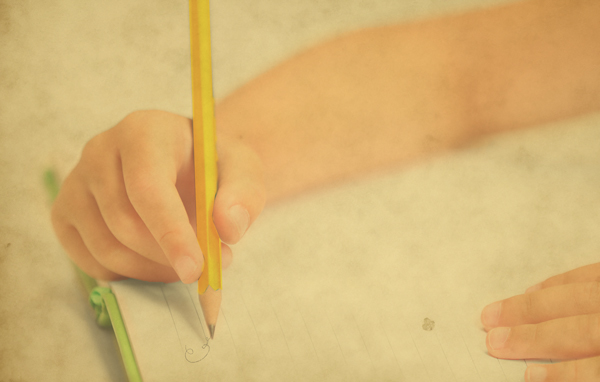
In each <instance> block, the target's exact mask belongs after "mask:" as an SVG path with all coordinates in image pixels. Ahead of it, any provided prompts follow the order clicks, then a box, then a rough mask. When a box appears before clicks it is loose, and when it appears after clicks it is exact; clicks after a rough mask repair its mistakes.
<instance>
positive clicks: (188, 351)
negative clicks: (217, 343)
mask: <svg viewBox="0 0 600 382" xmlns="http://www.w3.org/2000/svg"><path fill="white" fill-rule="evenodd" d="M206 348H208V350H207V351H206V353H205V354H204V356H203V357H201V358H198V359H196V360H194V358H196V357H198V356H197V355H194V349H192V348H190V347H188V346H187V345H185V360H186V361H188V362H189V363H196V362H200V361H202V360H203V359H204V358H206V356H207V355H208V353H210V346H209V345H208V341H206V343H205V344H204V345H202V349H206Z"/></svg>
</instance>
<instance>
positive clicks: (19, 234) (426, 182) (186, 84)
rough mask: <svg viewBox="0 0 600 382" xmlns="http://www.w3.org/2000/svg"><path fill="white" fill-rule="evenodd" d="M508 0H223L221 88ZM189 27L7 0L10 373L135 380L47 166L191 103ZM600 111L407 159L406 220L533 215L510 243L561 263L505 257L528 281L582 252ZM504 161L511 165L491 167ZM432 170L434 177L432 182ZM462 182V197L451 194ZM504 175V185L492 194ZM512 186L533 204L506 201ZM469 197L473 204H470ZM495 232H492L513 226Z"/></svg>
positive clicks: (3, 154)
mask: <svg viewBox="0 0 600 382" xmlns="http://www.w3.org/2000/svg"><path fill="white" fill-rule="evenodd" d="M499 2H500V1H497V0H494V1H492V0H451V1H448V0H410V1H408V0H406V1H394V0H381V1H366V0H318V1H317V0H313V1H302V2H300V1H296V2H291V1H286V2H282V1H276V0H256V1H252V2H240V1H235V0H223V1H214V2H213V45H214V57H213V59H214V75H215V94H216V96H217V98H222V97H223V96H224V95H226V94H227V93H229V92H231V91H233V90H235V88H236V87H238V86H240V85H241V84H242V83H244V82H245V81H247V80H249V79H250V78H252V77H254V76H256V75H257V74H258V73H260V72H262V71H264V70H266V69H268V68H269V67H271V66H273V65H275V64H276V63H277V62H280V61H281V60H283V59H285V58H286V57H289V56H290V55H292V54H294V53H295V52H297V51H299V50H301V49H302V48H303V47H306V46H310V45H311V44H314V43H316V42H318V41H321V40H323V39H325V38H328V37H331V36H333V35H336V34H338V33H342V32H344V31H346V30H351V29H355V28H359V27H365V26H369V25H378V24H381V23H390V22H400V21H404V20H412V19H415V18H422V17H426V16H429V15H439V14H444V13H447V12H455V11H460V10H463V9H470V8H473V7H478V6H487V5H490V4H494V3H499ZM187 28H188V15H187V2H186V1H181V0H170V1H166V0H161V1H158V0H144V1H142V0H132V1H127V2H123V1H115V0H109V1H103V2H92V1H80V0H44V1H32V0H29V1H21V0H19V1H17V0H0V180H1V185H2V186H1V187H0V296H1V297H0V381H2V382H4V381H78V380H86V381H108V380H115V381H118V380H124V376H123V373H122V370H121V367H120V364H119V358H118V356H117V354H116V352H115V348H114V346H113V339H112V333H111V332H110V331H106V330H102V329H99V328H98V327H97V326H96V325H95V324H94V321H93V319H92V313H91V311H90V309H89V307H88V305H87V301H86V298H85V296H84V295H83V292H82V290H81V289H80V288H79V285H78V281H77V280H76V278H75V275H74V274H73V272H72V269H71V266H70V264H69V262H68V260H67V259H66V257H65V255H64V254H63V252H62V250H61V248H60V246H59V245H58V243H57V240H56V239H55V238H54V236H53V233H52V231H51V227H50V223H49V219H48V212H49V201H48V198H47V195H46V194H45V192H44V189H43V187H42V178H41V176H42V173H43V171H44V170H45V169H46V168H48V167H55V168H56V169H57V170H58V171H59V173H60V174H61V176H64V175H66V174H67V173H68V170H69V168H70V167H71V166H73V165H74V163H75V162H76V161H77V158H78V155H79V152H80V150H81V148H82V146H83V144H84V143H85V142H86V141H87V140H88V139H89V138H91V137H92V136H94V135H95V134H97V133H98V132H100V131H102V130H104V129H106V128H109V127H110V126H112V125H114V124H115V123H116V122H117V121H118V120H120V119H121V118H122V117H123V116H125V115H126V114H127V113H128V112H130V111H132V110H135V109H141V108H144V109H146V108H159V109H165V110H168V111H172V112H176V113H180V114H183V115H188V116H189V115H191V96H190V92H191V91H190V81H189V77H190V74H189V71H190V68H189V66H190V65H189V54H188V49H189V47H188V41H189V40H188V29H187ZM598 126H600V118H599V117H598V116H588V117H584V118H580V119H577V120H574V121H571V122H567V123H561V124H558V125H556V126H554V127H551V128H549V129H546V130H540V131H536V132H532V133H526V134H516V135H514V136H512V137H509V138H500V139H497V140H492V141H489V142H485V143H481V144H480V145H479V146H477V147H475V148H471V149H469V150H466V151H465V152H463V153H462V154H460V155H461V156H459V158H460V159H458V160H455V161H454V162H452V161H449V162H448V163H450V164H448V165H443V166H435V165H434V166H432V165H431V164H427V165H426V164H423V165H422V166H416V167H415V168H414V169H413V170H412V171H413V172H411V173H409V175H403V173H399V174H398V175H397V176H399V177H403V176H408V178H406V179H408V180H407V181H410V184H411V187H412V188H411V190H413V191H411V192H412V193H411V192H409V193H408V194H405V195H404V196H402V197H403V198H409V199H408V201H409V202H410V204H411V205H412V203H413V202H415V203H417V204H416V205H419V206H421V207H422V208H420V209H419V208H409V209H407V211H404V212H403V213H404V214H408V215H405V219H406V221H407V222H410V221H415V219H416V221H420V224H421V226H422V227H427V226H428V225H435V224H436V222H437V220H438V219H436V216H441V217H444V216H448V215H447V213H446V212H444V210H443V209H444V208H446V207H448V206H455V208H453V209H452V211H451V212H452V215H451V216H452V220H451V221H450V223H452V222H455V223H460V221H461V218H463V217H464V218H465V219H467V218H472V217H473V216H474V215H478V214H491V216H492V217H491V218H490V219H488V223H489V222H492V223H493V222H497V223H498V225H497V226H496V227H494V229H496V230H498V232H500V233H502V232H503V231H502V229H500V228H499V227H503V226H507V227H513V226H515V225H516V227H523V229H528V231H527V234H525V235H522V236H523V237H521V240H525V239H526V238H532V241H531V242H528V243H527V245H521V246H520V245H519V244H518V242H516V243H515V242H511V243H510V246H509V249H512V250H515V248H517V249H518V250H521V251H528V250H531V251H534V252H537V253H538V254H539V255H540V257H539V258H540V259H544V258H545V257H544V256H550V255H552V256H554V257H551V259H553V260H552V261H550V265H549V266H548V267H544V265H543V264H545V263H544V261H538V262H537V263H535V264H537V268H536V270H535V271H534V272H533V274H529V273H528V272H522V273H517V274H515V273H514V272H513V271H510V272H508V273H507V276H506V277H505V278H504V280H506V279H508V280H509V281H510V282H513V281H514V280H519V283H520V284H519V286H521V284H522V285H523V286H524V285H528V284H531V283H534V282H537V281H539V279H540V278H541V277H547V276H550V274H549V272H550V271H554V270H555V269H561V270H567V269H568V267H571V266H575V265H581V264H585V263H587V262H589V259H591V258H593V257H594V255H595V254H596V253H598V249H600V247H599V243H598V242H599V241H598V240H597V239H596V242H594V238H597V237H598V234H599V233H600V232H599V230H598V228H597V226H598V224H597V217H598V216H600V214H598V213H597V211H598V210H599V209H600V208H599V207H600V192H598V190H599V186H600V179H599V177H600V175H599V174H600V172H599V171H598V168H599V166H598V164H599V163H600V154H599V153H600V145H599V143H598V142H600V133H599V132H598V130H599V129H598ZM437 160H441V161H443V159H437ZM473 165H474V166H475V168H476V169H477V171H476V172H474V173H472V172H471V171H472V169H473ZM495 171H497V172H498V174H499V175H498V176H489V175H486V174H494V173H495ZM410 174H413V175H410ZM414 174H417V175H414ZM419 174H420V175H419ZM411 177H412V178H411ZM403 179H404V178H403ZM369 181H371V180H367V181H366V182H369ZM419 182H421V183H419ZM490 182H492V184H493V187H492V186H490ZM420 184H422V186H423V187H424V188H423V189H427V190H428V191H427V192H424V193H422V192H419V189H420V188H419V187H420ZM437 184H439V188H437V186H436V185H437ZM514 184H520V186H519V187H516V188H515V187H514ZM348 187H350V186H348ZM436 190H437V191H436ZM448 190H450V192H446V191H448ZM465 190H468V192H469V194H467V195H469V198H468V199H466V200H463V203H465V204H464V205H463V206H462V207H456V205H455V204H452V203H450V204H448V203H447V202H444V200H445V199H444V198H456V197H457V196H458V195H461V194H462V193H463V192H464V191H465ZM491 190H496V191H495V192H496V193H498V195H501V196H502V197H501V198H499V199H498V198H494V197H493V196H492V197H490V196H489V193H486V192H488V191H491ZM348 195H349V196H348V197H349V198H352V195H354V194H352V193H349V194H348ZM486 195H487V196H486ZM492 195H495V194H492ZM523 195H525V196H526V197H524V196H523ZM379 197H380V198H394V195H390V193H386V192H384V191H382V193H381V195H379ZM503 198H504V199H505V200H504V199H503ZM349 200H352V199H349ZM503 200H504V201H512V203H513V205H514V206H516V207H514V208H513V209H514V210H515V211H522V215H519V217H518V218H517V219H515V218H514V217H513V216H510V215H506V214H505V213H502V211H505V210H504V206H503V205H502V204H503V203H502V202H503ZM471 201H473V203H475V204H473V205H474V206H475V207H473V208H463V207H465V206H468V205H470V204H469V203H470V202H471ZM357 202H360V201H357ZM467 202H469V203H467ZM407 203H408V202H407ZM477 203H478V204H477ZM515 203H516V204H515ZM292 205H293V203H292ZM459 206H460V205H459ZM521 206H522V207H521ZM423 211H426V213H425V214H423ZM290 212H293V213H296V214H302V210H298V209H294V208H291V209H290V210H288V211H286V210H285V208H283V207H282V206H278V207H277V209H276V210H275V212H272V213H282V214H290ZM494 212H497V214H496V215H494ZM411 214H412V215H411ZM461 214H462V215H461ZM291 216H293V215H291ZM423 216H425V217H429V219H430V220H427V219H425V218H423ZM382 219H390V222H391V221H392V220H394V219H395V217H394V216H393V215H389V214H388V215H385V216H383V217H382ZM455 223H453V224H450V225H448V227H451V226H453V225H454V224H455ZM346 224H348V226H347V227H345V228H344V229H341V228H340V229H338V230H336V233H339V232H346V234H348V233H352V227H353V224H355V223H353V222H352V221H351V220H350V221H347V223H346ZM374 224H375V223H374ZM376 224H384V225H385V221H384V222H381V221H378V222H377V223H376ZM407 224H408V223H407ZM375 226H377V225H375ZM407 227H411V225H410V224H408V225H407ZM442 227H444V226H442ZM363 229H364V228H363ZM263 231H264V229H263ZM438 231H439V227H438ZM438 231H433V232H434V233H435V234H436V235H440V234H441V232H438ZM516 231H519V229H516ZM251 232H252V231H250V234H251ZM509 232H512V231H510V230H509ZM431 234H432V233H431V232H427V231H424V230H412V231H411V233H410V235H411V242H414V243H419V242H428V241H430V240H431V236H430V235H431ZM448 235H450V236H452V235H451V233H449V234H448ZM497 236H498V238H497V241H496V242H494V243H495V244H494V243H492V244H494V245H498V243H501V242H502V241H503V240H505V239H504V238H502V237H501V236H502V235H501V234H499V235H497ZM463 239H464V238H463ZM486 240H492V241H493V239H490V238H488V239H486ZM414 243H413V244H414ZM408 244H410V242H409V243H408ZM476 244H477V243H476ZM479 244H481V245H479V247H481V248H485V247H486V245H484V244H485V243H483V244H482V243H479ZM470 248H478V246H477V245H475V247H473V246H472V247H470ZM497 252H501V251H497ZM579 254H581V256H580V255H579ZM584 255H585V256H584ZM530 265H531V264H530ZM511 272H513V273H511ZM521 275H524V277H521ZM502 280H503V279H502V278H501V277H500V278H499V279H498V282H500V281H502ZM502 296H504V293H499V294H498V296H497V297H498V298H500V297H502Z"/></svg>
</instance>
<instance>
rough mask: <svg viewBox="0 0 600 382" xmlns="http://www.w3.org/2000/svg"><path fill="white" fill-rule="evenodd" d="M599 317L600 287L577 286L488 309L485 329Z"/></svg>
mask: <svg viewBox="0 0 600 382" xmlns="http://www.w3.org/2000/svg"><path fill="white" fill-rule="evenodd" d="M594 313H600V283H598V282H589V283H575V284H567V285H560V286H556V287H553V288H546V289H543V290H539V291H537V292H533V293H525V294H521V295H518V296H513V297H510V298H507V299H505V300H502V301H497V302H495V303H493V304H490V305H488V306H486V307H485V308H484V309H483V311H482V313H481V321H482V323H483V325H484V327H485V328H486V329H490V328H494V327H498V326H515V325H523V324H537V323H540V322H543V321H549V320H554V319H557V318H564V317H569V316H578V315H586V314H594Z"/></svg>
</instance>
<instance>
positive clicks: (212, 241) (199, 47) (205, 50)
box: [190, 0, 222, 294]
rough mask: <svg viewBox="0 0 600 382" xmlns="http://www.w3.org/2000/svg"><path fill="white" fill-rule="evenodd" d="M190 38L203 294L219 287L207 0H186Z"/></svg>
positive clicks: (199, 290) (219, 252)
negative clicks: (187, 1)
mask: <svg viewBox="0 0 600 382" xmlns="http://www.w3.org/2000/svg"><path fill="white" fill-rule="evenodd" d="M190 42H191V58H192V101H193V118H194V124H193V132H194V168H195V176H196V183H195V185H196V223H197V236H198V243H199V244H200V248H201V249H202V253H203V256H204V270H203V272H202V276H200V279H199V280H198V293H200V294H203V293H204V292H206V290H207V288H208V287H209V286H210V287H211V288H212V289H213V290H215V291H216V290H220V289H221V287H222V285H221V276H222V268H221V240H220V239H219V234H218V233H217V229H216V228H215V225H214V222H213V218H212V214H213V206H214V200H215V195H216V192H217V150H216V129H215V117H214V99H213V90H212V65H211V47H210V7H209V1H208V0H190Z"/></svg>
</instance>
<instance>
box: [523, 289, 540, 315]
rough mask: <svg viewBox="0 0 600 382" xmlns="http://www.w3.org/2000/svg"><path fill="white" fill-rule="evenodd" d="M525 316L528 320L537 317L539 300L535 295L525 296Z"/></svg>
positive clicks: (528, 294) (527, 294)
mask: <svg viewBox="0 0 600 382" xmlns="http://www.w3.org/2000/svg"><path fill="white" fill-rule="evenodd" d="M524 298H525V300H524V305H523V316H524V317H525V318H526V319H533V320H535V317H536V316H537V298H536V296H535V293H526V294H525V295H524Z"/></svg>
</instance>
